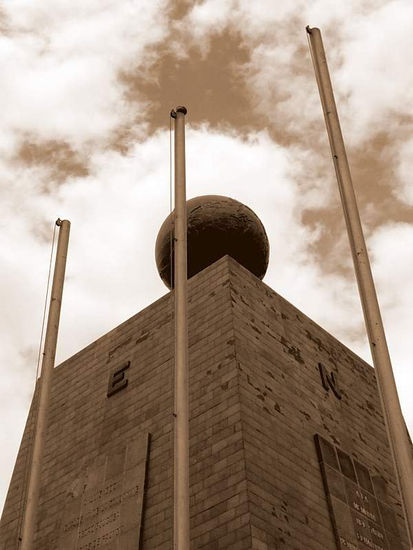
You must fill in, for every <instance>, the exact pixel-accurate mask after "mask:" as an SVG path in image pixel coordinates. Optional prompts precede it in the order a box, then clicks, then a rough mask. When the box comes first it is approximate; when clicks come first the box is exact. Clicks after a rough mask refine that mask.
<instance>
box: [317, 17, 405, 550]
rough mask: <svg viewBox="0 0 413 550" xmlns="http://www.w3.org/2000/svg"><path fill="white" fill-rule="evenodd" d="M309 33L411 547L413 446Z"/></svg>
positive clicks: (329, 95) (329, 91)
mask: <svg viewBox="0 0 413 550" xmlns="http://www.w3.org/2000/svg"><path fill="white" fill-rule="evenodd" d="M307 33H308V36H309V42H310V51H311V55H312V60H313V65H314V71H315V74H316V79H317V84H318V89H319V92H320V98H321V103H322V107H323V112H324V119H325V123H326V126H327V133H328V137H329V140H330V147H331V154H332V157H333V162H334V167H335V170H336V176H337V181H338V186H339V189H340V195H341V202H342V205H343V210H344V217H345V220H346V225H347V232H348V236H349V240H350V247H351V252H352V255H353V262H354V268H355V272H356V277H357V284H358V288H359V294H360V299H361V303H362V307H363V313H364V320H365V324H366V330H367V335H368V338H369V343H370V349H371V354H372V357H373V364H374V367H375V372H376V379H377V385H378V389H379V394H380V398H381V402H382V407H383V413H384V418H385V423H386V429H387V435H388V438H389V442H390V448H391V452H392V455H393V461H394V465H395V468H396V473H397V478H398V484H399V489H400V494H401V497H402V504H403V508H404V512H405V517H406V524H407V532H408V536H409V543H410V547H411V548H413V546H412V541H413V463H412V450H411V448H410V444H409V440H408V436H407V430H406V426H405V423H404V419H403V415H402V411H401V408H400V402H399V398H398V395H397V389H396V384H395V381H394V375H393V369H392V365H391V361H390V355H389V350H388V348H387V343H386V337H385V334H384V327H383V322H382V319H381V315H380V309H379V304H378V301H377V295H376V290H375V287H374V281H373V276H372V273H371V268H370V262H369V258H368V254H367V249H366V244H365V241H364V236H363V229H362V226H361V222H360V216H359V212H358V208H357V202H356V197H355V194H354V189H353V183H352V180H351V174H350V168H349V165H348V160H347V155H346V150H345V146H344V141H343V136H342V133H341V128H340V122H339V118H338V113H337V108H336V104H335V100H334V94H333V88H332V85H331V80H330V75H329V71H328V66H327V60H326V55H325V51H324V46H323V41H322V38H321V32H320V30H319V29H317V28H312V29H310V28H309V27H307Z"/></svg>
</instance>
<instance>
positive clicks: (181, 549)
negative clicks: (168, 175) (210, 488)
mask: <svg viewBox="0 0 413 550" xmlns="http://www.w3.org/2000/svg"><path fill="white" fill-rule="evenodd" d="M185 114H186V109H184V108H182V107H177V109H176V112H175V242H174V257H175V266H174V270H175V277H174V286H175V415H174V419H175V460H174V548H175V550H189V410H188V408H189V407H188V326H187V212H186V189H185V187H186V183H185Z"/></svg>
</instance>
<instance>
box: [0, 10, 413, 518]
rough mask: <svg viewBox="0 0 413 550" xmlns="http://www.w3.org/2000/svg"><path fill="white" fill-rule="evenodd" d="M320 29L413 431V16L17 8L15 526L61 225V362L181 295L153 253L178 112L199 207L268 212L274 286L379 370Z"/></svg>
mask: <svg viewBox="0 0 413 550" xmlns="http://www.w3.org/2000/svg"><path fill="white" fill-rule="evenodd" d="M308 24H309V25H310V26H318V27H320V28H321V30H322V32H323V38H324V44H325V48H326V51H327V57H328V61H329V66H330V72H331V75H332V80H333V85H334V89H335V93H336V101H337V104H338V109H339V114H340V117H341V122H342V128H343V134H344V138H345V140H346V144H347V149H348V156H349V160H350V165H351V169H352V173H353V179H354V184H355V188H356V193H357V196H358V199H359V206H360V213H361V218H362V221H363V225H364V230H365V236H366V238H367V242H368V248H369V251H370V254H371V261H372V268H373V273H374V277H375V280H376V285H377V292H378V295H379V300H380V304H381V307H382V315H383V318H384V322H385V327H386V331H387V337H388V342H389V347H390V352H391V356H392V360H393V364H394V371H395V376H396V380H397V384H398V389H399V393H400V399H401V402H402V406H403V410H404V414H405V417H406V421H407V423H408V425H409V427H410V430H412V428H413V399H412V398H411V388H412V384H413V374H412V369H411V355H412V354H411V338H412V335H413V314H412V311H413V295H412V285H411V281H412V279H413V225H412V221H413V214H412V206H413V185H412V173H413V137H412V136H413V132H412V130H413V118H412V106H413V63H412V59H411V57H412V51H413V32H412V31H413V3H412V2H411V0H393V1H391V0H390V1H385V0H348V1H346V2H331V1H330V0H312V1H311V2H309V1H304V0H289V1H284V2H274V1H273V0H256V1H255V2H251V1H247V0H204V1H199V2H186V1H182V2H180V1H176V2H168V1H167V0H151V2H143V1H136V0H13V1H10V0H1V1H0V29H1V34H0V76H1V78H0V82H1V84H0V193H1V197H0V224H1V231H0V279H1V284H0V293H1V294H0V298H1V310H2V315H1V319H0V323H1V325H0V326H1V330H0V339H1V341H0V372H1V380H2V383H1V387H2V395H1V400H0V418H1V420H2V422H1V430H0V447H1V454H0V508H2V505H3V501H4V497H5V493H6V490H7V487H8V484H9V480H10V476H11V472H12V468H13V465H14V460H15V457H16V453H17V449H18V445H19V442H20V439H21V436H22V432H23V427H24V423H25V420H26V416H27V411H28V407H29V404H30V400H31V396H32V392H33V387H34V381H35V373H36V362H37V354H38V347H39V338H40V331H41V322H42V312H43V302H44V296H45V291H46V281H47V272H48V263H49V257H50V248H51V239H52V233H53V226H54V221H55V220H56V218H58V217H61V218H68V219H69V220H71V222H72V232H71V240H70V244H69V257H68V264H67V278H66V286H65V290H64V297H63V308H62V319H61V331H60V336H59V344H58V354H57V355H58V357H57V361H58V362H61V361H62V360H64V359H65V358H67V357H69V356H70V355H72V354H73V353H75V352H77V351H78V350H80V349H81V348H83V347H84V346H85V345H87V344H88V343H90V342H91V341H93V340H94V339H96V338H97V337H99V336H101V335H102V334H104V333H105V332H106V331H108V330H110V329H111V328H113V327H114V326H116V325H117V324H119V323H120V322H122V321H124V320H126V319H127V318H128V317H130V316H131V315H133V314H135V313H136V312H138V311H139V310H140V309H142V308H143V307H145V306H147V305H149V304H150V303H151V302H153V301H154V300H155V299H157V298H159V297H160V296H162V295H163V294H165V293H166V291H167V289H166V287H164V286H163V284H162V282H161V280H160V278H159V276H158V274H157V271H156V267H155V261H154V244H155V239H156V235H157V231H158V229H159V227H160V225H161V223H162V221H163V219H164V218H165V217H166V216H167V215H168V213H169V209H170V191H169V189H170V169H169V166H170V164H169V148H170V133H169V124H170V119H169V112H170V110H171V108H172V107H175V106H176V105H182V104H183V105H186V107H187V108H188V116H187V193H188V198H191V197H193V196H196V195H200V194H222V195H228V196H231V197H233V198H236V199H237V200H239V201H241V202H244V203H245V204H247V205H248V206H250V207H251V208H252V209H253V210H254V211H255V212H256V213H257V215H258V216H259V217H260V218H261V220H262V222H263V223H264V225H265V227H266V230H267V233H268V237H269V240H270V246H271V256H270V265H269V269H268V273H267V275H266V277H265V279H264V281H265V282H266V283H267V284H268V285H269V286H271V287H272V288H273V289H274V290H276V291H277V292H279V293H280V294H281V295H282V296H283V297H285V298H286V299H287V300H289V301H290V302H292V303H293V304H294V305H295V306H296V307H298V308H299V309H300V310H302V311H303V312H304V313H305V314H307V315H308V316H309V317H311V318H312V319H314V320H315V321H316V322H317V323H319V324H320V325H321V326H322V327H324V328H325V329H327V330H328V331H329V332H330V333H332V334H333V335H334V336H336V337H337V338H338V339H339V340H341V341H342V342H344V343H345V344H346V345H347V346H349V347H350V348H351V349H353V350H354V351H355V352H356V353H358V354H359V355H361V356H362V357H363V358H364V359H366V360H367V361H368V362H371V358H370V352H369V350H368V344H367V340H366V337H365V331H364V324H363V320H362V313H361V308H360V303H359V298H358V293H357V289H356V283H355V279H354V275H353V268H352V262H351V256H350V251H349V246H348V241H347V235H346V233H345V228H344V222H343V216H342V212H341V206H340V203H339V196H338V191H337V184H336V180H335V175H334V169H333V165H332V162H331V160H330V152H329V146H328V140H327V136H326V132H325V127H324V121H323V118H322V111H321V107H320V101H319V97H318V91H317V87H316V83H315V78H314V73H313V69H312V65H311V60H310V55H309V51H308V44H307V36H306V32H305V27H306V25H308ZM409 394H410V399H409Z"/></svg>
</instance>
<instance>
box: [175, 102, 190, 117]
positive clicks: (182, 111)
mask: <svg viewBox="0 0 413 550" xmlns="http://www.w3.org/2000/svg"><path fill="white" fill-rule="evenodd" d="M187 112H188V110H187V108H186V107H184V106H183V105H180V106H179V107H176V109H172V111H171V117H172V118H176V113H182V114H184V115H186V114H187Z"/></svg>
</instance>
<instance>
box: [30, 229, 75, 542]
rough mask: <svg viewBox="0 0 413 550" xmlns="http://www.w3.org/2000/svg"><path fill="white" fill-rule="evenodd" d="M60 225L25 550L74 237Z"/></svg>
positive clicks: (34, 510)
mask: <svg viewBox="0 0 413 550" xmlns="http://www.w3.org/2000/svg"><path fill="white" fill-rule="evenodd" d="M56 223H58V222H56ZM59 223H60V231H59V240H58V244H57V251H56V262H55V270H54V275H53V284H52V294H51V298H50V305H49V315H48V320H47V328H46V336H45V342H44V350H43V360H42V370H41V377H40V381H39V397H38V407H37V418H36V421H35V427H34V430H35V434H34V443H33V452H32V459H31V465H30V474H29V482H28V489H27V497H26V505H25V510H24V517H23V525H22V533H21V545H20V549H21V550H31V549H32V548H34V536H35V533H36V520H37V510H38V508H39V493H40V477H41V467H42V459H43V453H44V446H45V440H46V430H47V420H48V410H49V401H50V389H51V382H52V374H53V368H54V363H55V357H56V345H57V336H58V331H59V321H60V309H61V304H62V294H63V283H64V278H65V271H66V258H67V249H68V244H69V233H70V222H69V221H68V220H63V221H62V222H59Z"/></svg>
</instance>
